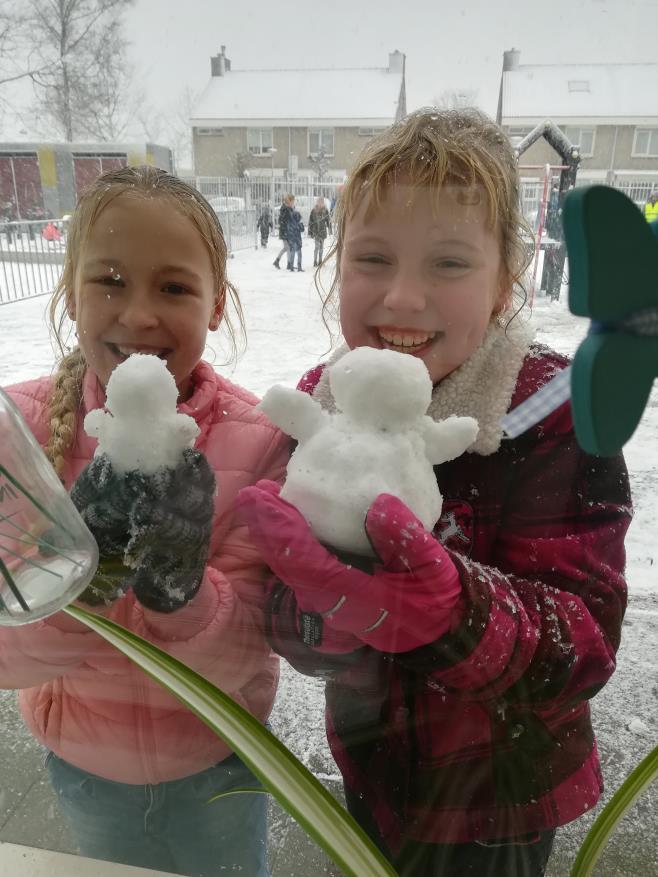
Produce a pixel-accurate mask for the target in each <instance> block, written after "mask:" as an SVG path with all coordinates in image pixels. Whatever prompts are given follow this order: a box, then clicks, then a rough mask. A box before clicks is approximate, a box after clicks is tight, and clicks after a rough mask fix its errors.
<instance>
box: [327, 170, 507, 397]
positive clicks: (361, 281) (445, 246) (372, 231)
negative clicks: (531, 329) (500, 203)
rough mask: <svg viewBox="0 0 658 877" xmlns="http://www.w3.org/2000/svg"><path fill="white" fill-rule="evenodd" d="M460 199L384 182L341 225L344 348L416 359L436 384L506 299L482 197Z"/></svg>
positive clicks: (450, 191)
mask: <svg viewBox="0 0 658 877" xmlns="http://www.w3.org/2000/svg"><path fill="white" fill-rule="evenodd" d="M472 194H473V193H472V192H471V195H472ZM463 195H464V193H463V191H462V192H460V190H459V189H458V188H457V187H443V188H442V189H441V192H440V194H439V198H438V201H437V199H436V195H435V194H433V193H431V192H430V191H429V190H427V189H417V188H412V187H410V186H405V185H392V186H391V187H390V189H389V190H388V194H387V198H386V200H385V201H384V202H383V203H382V205H381V207H380V208H379V209H377V210H374V209H373V210H371V211H370V212H368V210H367V202H362V203H361V205H360V206H359V208H358V209H357V210H356V211H355V213H354V214H353V215H352V216H350V217H349V218H348V219H347V221H346V224H345V232H344V238H343V247H342V252H341V258H340V319H341V327H342V330H343V335H344V336H345V340H346V341H347V344H348V345H349V347H350V348H354V347H360V346H369V347H378V348H386V349H389V350H397V351H402V352H404V353H410V354H412V355H413V356H418V357H420V358H421V359H422V360H423V362H424V363H425V365H426V367H427V370H428V372H429V374H430V377H431V379H432V383H434V384H436V383H437V382H438V381H440V380H441V379H442V378H444V377H445V376H446V375H448V374H450V372H452V371H453V370H454V369H456V368H458V366H460V365H461V364H462V363H464V362H465V361H466V360H467V359H468V358H469V356H470V355H471V354H472V353H473V351H474V350H475V349H476V347H477V346H478V345H479V343H480V342H481V341H482V338H483V337H484V334H485V332H486V330H487V327H488V325H489V321H490V319H491V316H492V313H493V312H494V311H497V310H499V309H501V308H502V306H503V304H504V303H505V300H506V298H507V297H508V296H509V290H507V289H506V288H505V286H506V285H505V284H504V283H503V282H502V277H503V275H504V271H503V270H502V262H501V254H500V249H501V248H500V242H499V239H498V235H497V234H496V232H495V230H493V229H491V228H489V226H488V223H487V210H486V204H485V203H483V202H484V199H483V198H480V199H478V198H473V197H466V198H464V197H462V196H463ZM473 200H476V201H478V200H479V203H475V204H470V203H468V204H465V203H462V201H473Z"/></svg>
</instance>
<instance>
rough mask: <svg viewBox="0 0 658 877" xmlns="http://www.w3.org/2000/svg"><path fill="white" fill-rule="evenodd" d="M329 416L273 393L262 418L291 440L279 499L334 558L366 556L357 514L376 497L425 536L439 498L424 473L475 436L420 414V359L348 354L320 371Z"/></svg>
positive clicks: (304, 398)
mask: <svg viewBox="0 0 658 877" xmlns="http://www.w3.org/2000/svg"><path fill="white" fill-rule="evenodd" d="M328 377H329V386H330V389H331V393H332V395H333V398H334V400H335V403H336V408H337V411H335V412H333V413H330V412H327V411H325V410H324V409H323V408H322V407H321V406H320V404H319V402H317V401H316V400H314V399H313V398H312V397H311V396H309V395H308V394H307V393H303V392H301V391H299V390H292V389H290V388H287V387H281V386H276V387H272V388H271V389H270V390H268V392H267V393H266V394H265V397H264V399H263V401H262V402H261V403H260V407H261V409H262V410H263V411H264V412H265V413H266V414H267V416H268V417H269V418H270V420H272V421H273V422H274V423H275V424H276V425H277V426H278V427H279V428H280V429H282V430H283V431H284V432H286V433H287V434H288V435H290V436H292V437H293V438H294V439H296V440H297V442H298V445H297V448H296V450H295V452H294V453H293V455H292V457H291V459H290V462H289V463H288V470H287V476H286V482H285V484H284V486H283V488H282V489H281V496H282V497H283V498H284V499H286V500H287V501H288V502H290V503H292V504H293V505H294V506H296V508H298V509H299V511H300V512H301V513H302V514H303V515H304V517H305V518H306V520H307V521H308V523H309V524H310V526H311V528H312V530H313V532H314V533H315V535H316V536H317V538H318V539H319V540H320V541H321V542H323V543H325V544H327V545H330V546H332V547H333V548H335V549H339V550H342V551H346V552H351V553H354V554H360V555H366V556H372V553H373V552H372V549H371V546H370V543H369V541H368V537H367V535H366V531H365V526H364V524H365V517H366V513H367V511H368V509H369V507H370V505H371V504H372V502H373V500H374V499H375V498H376V497H377V496H378V495H379V494H380V493H390V494H392V495H394V496H396V497H398V498H399V499H401V500H402V501H403V502H404V503H405V504H406V505H407V506H408V507H409V508H410V509H411V511H412V512H413V513H414V514H415V515H416V516H417V517H418V518H419V519H420V520H421V521H422V523H423V525H424V526H425V527H426V529H427V530H428V531H430V532H431V531H432V530H433V529H434V526H435V524H436V522H437V521H438V519H439V517H440V515H441V505H442V498H441V494H440V492H439V487H438V484H437V481H436V476H435V474H434V470H433V466H437V465H439V464H440V463H444V462H446V461H447V460H453V459H454V458H455V457H458V456H459V455H460V454H462V453H463V452H464V451H465V450H466V449H467V448H468V447H469V446H470V445H471V444H472V443H473V442H474V441H475V438H476V435H477V432H478V424H477V421H476V420H474V419H473V418H472V417H449V418H447V419H446V420H442V421H439V422H436V421H434V420H432V418H430V417H428V416H427V415H426V413H425V412H426V411H427V408H428V406H429V404H430V401H431V398H432V383H431V380H430V377H429V374H428V372H427V369H426V367H425V365H424V364H423V362H422V361H421V360H420V359H417V358H416V357H414V356H411V355H409V354H406V353H396V352H395V351H392V350H377V349H375V348H372V347H357V348H355V349H354V350H351V351H350V352H349V353H347V354H346V355H345V356H343V357H342V358H341V359H339V360H338V361H337V362H336V363H334V364H333V365H331V366H330V367H328Z"/></svg>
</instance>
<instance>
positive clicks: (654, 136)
mask: <svg viewBox="0 0 658 877" xmlns="http://www.w3.org/2000/svg"><path fill="white" fill-rule="evenodd" d="M631 155H633V156H635V157H636V158H650V157H654V156H658V128H636V129H635V137H634V139H633V151H632V152H631Z"/></svg>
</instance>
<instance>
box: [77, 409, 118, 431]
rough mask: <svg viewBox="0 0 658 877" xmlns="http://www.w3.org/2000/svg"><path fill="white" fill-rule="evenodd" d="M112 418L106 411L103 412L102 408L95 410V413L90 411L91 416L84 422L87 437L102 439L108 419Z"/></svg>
mask: <svg viewBox="0 0 658 877" xmlns="http://www.w3.org/2000/svg"><path fill="white" fill-rule="evenodd" d="M110 417H111V415H110V414H108V413H107V412H106V411H103V409H102V408H95V409H94V410H93V411H90V412H89V414H87V415H86V417H85V422H84V428H85V432H86V433H87V435H89V436H94V437H96V438H100V436H101V433H102V432H103V431H104V428H105V424H106V422H107V418H110Z"/></svg>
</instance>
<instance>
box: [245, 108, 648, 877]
mask: <svg viewBox="0 0 658 877" xmlns="http://www.w3.org/2000/svg"><path fill="white" fill-rule="evenodd" d="M519 203H520V202H519V181H518V172H517V166H516V160H515V156H514V153H513V150H512V148H511V146H510V144H509V141H508V140H507V138H506V136H505V135H504V133H503V132H502V131H501V129H500V128H498V126H497V125H495V124H494V123H493V122H492V121H491V120H489V119H488V118H487V117H486V116H484V115H483V114H481V113H479V112H477V111H475V110H459V111H457V110H450V111H438V110H429V111H419V112H417V113H414V114H412V115H411V116H409V117H408V118H407V119H406V120H403V121H402V122H400V123H399V124H397V125H395V126H393V127H392V128H391V129H389V130H388V131H386V132H385V133H383V134H382V135H381V136H379V137H378V138H375V139H374V140H373V141H372V143H371V144H370V145H369V147H368V148H367V149H366V151H365V152H364V153H363V155H362V157H361V158H360V159H359V161H358V162H357V165H356V167H355V168H354V169H353V171H352V173H351V175H350V179H349V181H348V183H347V184H346V185H345V187H344V190H343V192H342V195H341V200H340V203H339V208H338V211H337V221H336V243H335V255H336V275H335V278H334V282H333V286H332V290H331V292H332V293H335V292H336V291H338V293H339V296H340V319H341V327H342V331H343V335H344V338H345V341H346V345H345V346H343V347H341V348H340V349H339V350H338V351H336V352H335V353H334V355H333V356H332V358H331V360H330V362H332V361H333V362H335V361H336V360H338V359H339V358H340V357H341V356H343V355H344V354H345V352H346V351H347V350H348V349H349V348H354V347H357V346H362V345H368V346H371V347H375V348H385V349H389V350H396V351H400V352H402V353H405V354H408V355H410V356H417V357H419V358H421V359H422V361H423V362H424V363H425V365H426V367H427V370H428V372H429V374H430V376H431V378H432V382H433V384H434V391H433V396H432V402H431V405H430V408H429V410H428V413H429V414H430V415H431V416H432V417H434V418H435V419H443V418H446V417H448V416H450V415H453V414H456V415H470V416H472V417H475V418H476V419H477V420H478V422H479V426H480V431H479V434H478V436H477V438H476V440H475V442H474V443H473V444H472V446H471V447H470V448H469V450H468V452H467V453H466V454H464V455H463V456H462V457H461V458H459V459H457V460H454V461H452V462H448V463H445V464H443V465H441V466H439V467H437V468H436V469H435V472H436V478H437V481H438V485H439V488H440V490H441V494H442V495H443V498H444V504H443V512H442V516H441V519H440V522H439V524H438V525H437V527H436V529H435V532H434V533H433V534H430V533H427V532H426V531H425V530H424V528H423V526H422V524H421V523H420V522H419V521H418V520H417V519H416V518H415V517H414V516H413V514H412V513H411V512H410V511H409V510H408V509H407V508H406V507H405V506H404V505H403V504H402V503H401V502H400V501H399V500H398V499H396V498H395V497H393V496H390V495H387V494H385V493H383V494H381V495H380V496H379V497H378V498H377V499H376V500H375V502H374V503H373V505H372V506H371V507H370V509H369V510H368V513H367V515H366V517H365V522H364V526H365V528H366V530H367V533H368V536H369V538H370V541H371V543H372V546H373V548H374V550H375V551H376V555H377V560H376V561H375V562H373V563H372V564H371V568H370V570H367V571H363V569H357V568H355V567H354V566H352V565H344V564H343V563H341V561H340V559H339V558H338V557H337V556H336V555H335V553H334V552H332V551H331V549H330V548H327V547H326V546H323V545H321V544H319V543H318V541H317V540H316V539H315V537H314V536H313V534H312V532H311V531H310V529H309V527H308V525H307V524H306V522H305V520H304V519H303V517H302V516H301V515H300V513H299V512H298V511H297V510H296V509H295V508H293V507H292V506H291V505H289V504H288V503H287V502H285V501H283V500H282V499H281V498H280V496H279V489H278V486H277V485H275V484H272V483H267V482H266V483H263V484H261V485H256V486H255V487H249V488H246V489H245V490H243V491H242V493H241V496H240V498H239V500H238V503H239V505H240V510H241V514H242V515H243V517H244V519H245V520H246V521H247V523H248V524H249V527H250V530H251V533H252V536H253V537H254V539H255V541H256V543H257V544H258V545H259V546H260V549H261V553H262V555H263V557H264V559H265V560H266V561H267V563H268V564H269V566H270V567H271V569H272V570H273V571H274V573H275V575H276V577H277V579H278V580H279V581H278V582H277V583H276V584H274V585H273V586H272V590H271V593H270V598H269V602H268V611H269V623H268V629H269V631H270V635H271V641H272V643H273V644H274V647H275V649H276V650H277V651H279V652H280V653H281V654H282V655H285V656H286V658H287V659H288V660H289V661H290V662H291V663H292V664H293V665H294V666H295V667H297V668H298V669H299V670H301V671H302V672H305V673H308V674H311V675H322V676H324V677H326V678H327V679H328V682H327V685H326V703H327V713H326V723H327V732H328V737H329V742H330V745H331V749H332V752H333V755H334V757H335V759H336V761H337V763H338V765H339V767H340V770H341V772H342V775H343V781H344V788H345V796H346V801H347V806H348V808H349V810H350V812H351V813H352V814H353V815H354V817H355V818H356V819H357V820H358V821H359V822H360V823H361V825H362V826H363V827H364V829H365V830H366V831H367V832H368V833H369V834H370V835H371V837H372V838H373V840H374V841H375V843H377V845H378V846H379V847H380V848H381V849H382V850H383V851H384V853H385V854H386V855H387V856H388V857H389V858H390V860H391V861H392V862H393V863H394V865H395V867H396V868H397V870H398V872H399V873H400V874H401V875H404V877H411V875H422V877H439V875H441V877H464V875H473V877H476V875H477V877H502V875H505V877H539V875H542V874H544V872H545V867H546V863H547V860H548V858H549V855H550V851H551V846H552V843H553V838H554V834H555V829H556V828H557V827H558V826H560V825H564V824H565V823H567V822H569V821H571V820H573V819H576V818H577V817H578V816H580V815H581V814H583V813H585V812H586V811H589V810H591V808H592V807H593V806H594V805H595V804H596V801H597V799H598V798H599V795H600V793H601V790H602V779H601V771H600V767H599V759H598V755H597V750H596V743H595V740H594V735H593V731H592V725H591V721H590V711H589V703H588V701H589V699H590V698H591V697H593V696H594V695H595V694H596V693H597V692H598V691H599V690H600V689H601V687H602V686H603V685H604V684H605V683H606V682H607V680H608V679H609V678H610V676H611V674H612V673H613V671H614V668H615V652H616V650H617V648H618V646H619V641H620V634H621V624H622V618H623V614H624V609H625V605H626V585H625V581H624V575H623V571H624V563H625V554H624V536H625V533H626V530H627V527H628V525H629V522H630V518H631V510H630V509H631V507H630V494H629V485H628V478H627V472H626V468H625V465H624V462H623V459H622V457H621V456H618V457H613V458H608V459H604V458H598V457H592V456H588V455H587V454H585V453H584V452H583V451H582V450H581V449H580V448H579V446H578V444H577V443H576V440H575V437H574V432H573V424H572V420H571V413H570V409H569V406H568V405H564V406H562V407H561V408H560V409H559V410H558V411H556V412H554V413H553V414H551V415H550V416H548V417H547V418H546V419H545V420H544V421H543V422H542V423H541V424H539V425H538V426H536V427H534V428H533V429H531V430H529V431H528V432H527V433H526V434H525V435H522V436H521V437H519V438H517V439H514V440H506V439H504V438H503V436H502V434H501V426H500V421H501V418H502V417H503V415H504V414H505V413H506V412H507V411H508V409H510V408H514V407H516V406H517V405H519V404H520V403H521V402H522V401H523V400H524V399H526V398H527V397H528V396H530V395H531V394H533V393H534V392H535V391H536V390H537V389H538V387H540V386H542V385H543V384H544V383H545V382H546V381H547V380H548V379H549V378H550V377H552V376H553V375H554V374H555V372H556V370H558V369H562V368H564V367H565V366H566V364H567V360H566V359H565V357H563V356H560V355H558V354H557V353H555V352H553V351H551V350H549V349H548V348H546V347H544V346H542V345H539V344H535V343H533V342H532V340H531V333H530V331H529V329H528V327H527V324H526V322H525V321H524V320H523V319H522V318H521V316H519V315H518V309H516V310H515V309H514V306H513V296H514V293H515V290H518V289H520V281H521V279H522V276H523V272H524V269H525V267H526V263H527V248H526V246H525V244H524V240H523V238H522V236H521V232H522V229H523V228H524V220H523V217H522V215H521V213H520V209H519ZM300 388H301V389H303V390H305V391H306V392H308V393H310V394H312V395H313V396H314V398H315V399H317V400H319V401H320V402H321V403H322V404H323V406H324V407H325V408H327V409H329V410H330V409H331V408H332V405H333V399H332V397H331V392H330V388H329V384H328V380H327V375H326V373H325V372H324V366H322V365H321V366H318V367H316V368H314V369H313V370H312V371H311V372H309V373H308V374H307V375H305V377H304V378H303V379H302V381H301V383H300Z"/></svg>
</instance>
